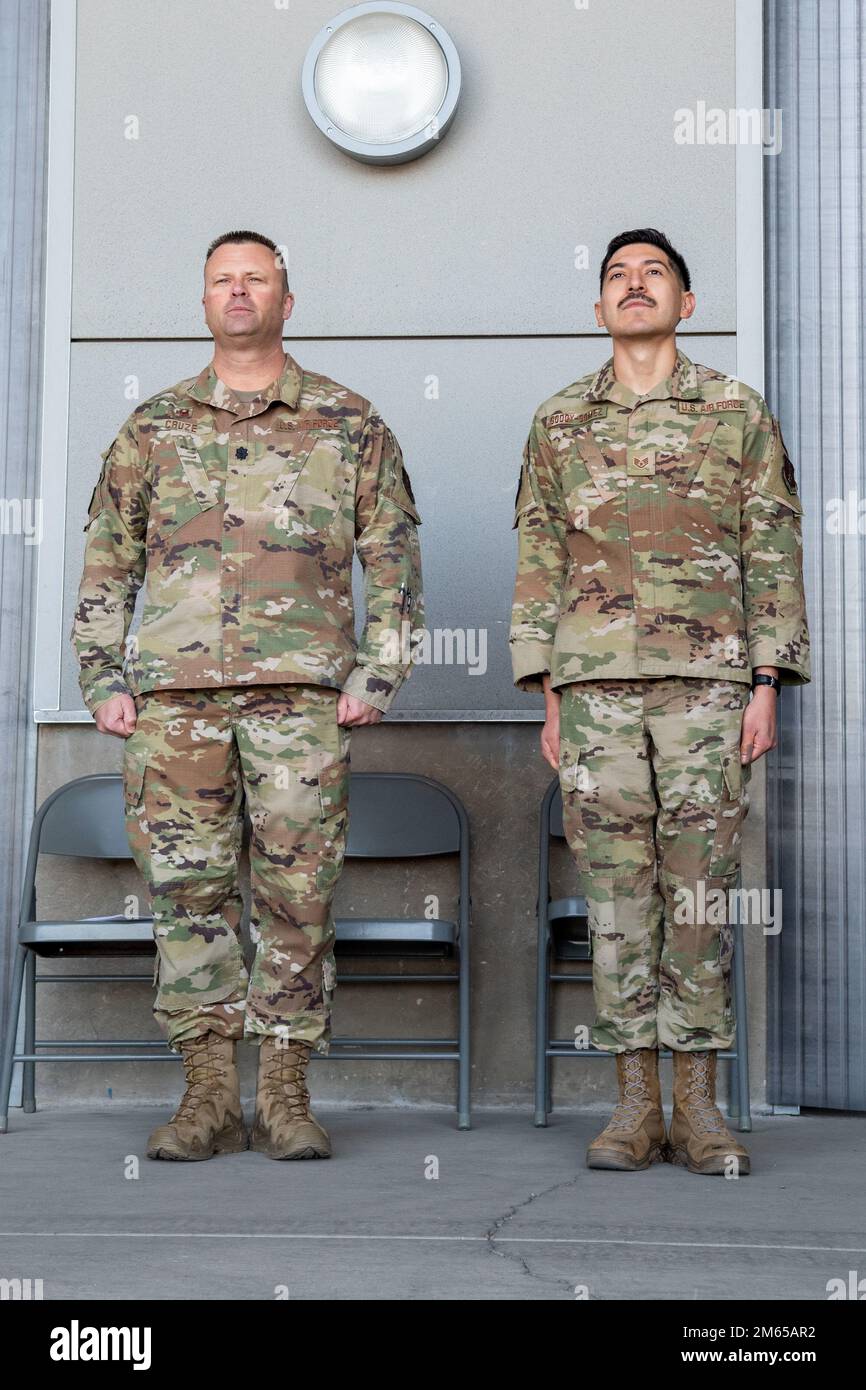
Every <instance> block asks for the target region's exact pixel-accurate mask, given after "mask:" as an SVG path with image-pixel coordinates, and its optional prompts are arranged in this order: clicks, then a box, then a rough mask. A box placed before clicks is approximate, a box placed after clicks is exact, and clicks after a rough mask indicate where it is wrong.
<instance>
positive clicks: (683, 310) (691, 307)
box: [680, 290, 697, 319]
mask: <svg viewBox="0 0 866 1390" xmlns="http://www.w3.org/2000/svg"><path fill="white" fill-rule="evenodd" d="M696 304H697V300H696V299H695V296H694V295H693V294H692V292H691V290H686V291H685V293H684V294H683V297H682V301H681V303H680V319H690V318H691V316H692V314H693V313H694V312H695V306H696Z"/></svg>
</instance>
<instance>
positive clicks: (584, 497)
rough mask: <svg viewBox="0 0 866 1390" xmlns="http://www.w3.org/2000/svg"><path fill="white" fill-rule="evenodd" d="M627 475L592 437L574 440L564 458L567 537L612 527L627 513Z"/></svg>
mask: <svg viewBox="0 0 866 1390" xmlns="http://www.w3.org/2000/svg"><path fill="white" fill-rule="evenodd" d="M624 481H625V471H624V468H621V467H620V466H619V465H618V464H617V463H616V461H615V460H613V459H612V458H611V457H609V456H608V455H607V454H604V453H602V450H601V448H600V447H599V445H598V444H597V443H596V441H595V439H594V438H593V437H592V435H591V434H590V433H588V432H587V433H583V434H581V435H579V436H578V437H577V438H572V439H571V440H570V442H569V445H568V448H567V450H566V452H565V454H564V455H563V473H562V488H563V493H564V496H565V510H566V521H567V536H568V537H572V536H574V534H575V533H577V534H578V535H579V534H580V533H582V532H584V531H589V530H591V529H593V528H595V527H597V526H599V525H601V526H604V527H605V528H606V527H608V526H609V525H611V523H612V522H613V519H614V516H615V514H616V512H617V511H619V510H623V506H624V496H625V494H624V490H623V483H624Z"/></svg>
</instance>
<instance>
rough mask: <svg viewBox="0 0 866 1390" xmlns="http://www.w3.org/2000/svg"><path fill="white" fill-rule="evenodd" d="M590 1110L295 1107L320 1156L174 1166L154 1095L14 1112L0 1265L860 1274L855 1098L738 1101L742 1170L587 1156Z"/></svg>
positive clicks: (143, 1291)
mask: <svg viewBox="0 0 866 1390" xmlns="http://www.w3.org/2000/svg"><path fill="white" fill-rule="evenodd" d="M607 1113H609V1112H603V1113H602V1112H599V1113H591V1112H587V1111H586V1110H582V1111H580V1112H564V1111H561V1112H557V1113H555V1114H554V1116H553V1117H552V1118H551V1123H550V1126H549V1127H548V1128H547V1129H543V1130H542V1129H535V1128H534V1127H533V1125H532V1123H531V1119H530V1117H529V1116H528V1115H527V1114H526V1112H516V1111H513V1110H510V1111H507V1112H506V1111H501V1110H500V1111H483V1110H479V1111H477V1112H476V1114H475V1116H474V1128H473V1129H472V1130H470V1131H464V1132H458V1131H457V1129H456V1128H455V1126H454V1116H453V1112H452V1111H450V1110H445V1109H443V1110H437V1111H418V1110H414V1109H412V1110H408V1109H406V1110H400V1109H390V1110H383V1109H374V1108H366V1107H365V1108H351V1109H350V1108H345V1109H339V1110H338V1109H334V1108H333V1107H331V1108H326V1107H317V1114H318V1115H319V1118H320V1119H321V1120H322V1121H323V1123H324V1124H325V1125H326V1127H327V1129H328V1130H329V1131H330V1133H331V1137H332V1141H333V1146H334V1157H333V1158H331V1159H330V1160H329V1161H326V1162H296V1163H275V1162H274V1161H273V1160H271V1159H268V1158H266V1157H264V1156H263V1155H260V1154H255V1153H249V1152H248V1153H244V1154H238V1155H231V1156H229V1155H225V1156H222V1157H219V1158H215V1159H211V1160H209V1161H208V1162H206V1163H183V1164H181V1163H165V1162H154V1161H152V1160H149V1159H147V1158H146V1157H145V1156H144V1147H145V1141H146V1138H147V1135H148V1133H149V1132H150V1130H151V1128H153V1127H154V1126H155V1125H156V1124H158V1123H161V1122H162V1121H164V1120H165V1119H166V1118H167V1116H166V1113H165V1111H164V1110H162V1109H152V1108H150V1107H148V1108H144V1107H142V1108H136V1109H131V1108H122V1109H121V1108H118V1109H110V1108H100V1109H98V1110H74V1109H69V1108H66V1109H54V1108H48V1109H45V1110H40V1111H38V1112H37V1113H35V1114H33V1115H25V1114H23V1113H22V1111H21V1110H20V1109H14V1110H13V1111H12V1112H11V1114H10V1130H9V1133H8V1134H6V1135H0V1204H2V1205H0V1228H2V1229H0V1276H2V1277H5V1278H15V1277H18V1278H30V1279H37V1278H41V1279H42V1280H43V1293H44V1297H45V1299H48V1300H50V1299H67V1298H68V1299H107V1298H120V1299H138V1298H160V1299H205V1298H207V1299H212V1298H226V1297H230V1298H232V1299H253V1300H256V1299H273V1298H274V1297H276V1296H279V1293H278V1292H275V1291H279V1290H280V1289H281V1288H284V1289H285V1290H286V1291H287V1294H288V1297H290V1298H292V1299H393V1300H401V1299H423V1300H428V1299H448V1300H456V1299H459V1300H463V1299H483V1300H498V1299H569V1300H573V1299H574V1298H575V1297H580V1296H585V1297H586V1296H588V1297H589V1298H591V1299H605V1300H612V1299H640V1300H643V1299H647V1300H648V1299H672V1300H681V1299H683V1300H684V1299H696V1298H697V1299H716V1300H718V1299H741V1298H745V1299H756V1300H784V1301H787V1300H825V1299H826V1298H827V1283H828V1281H829V1280H831V1279H842V1280H845V1281H846V1282H847V1281H848V1279H849V1271H851V1270H854V1271H859V1272H860V1273H859V1275H858V1277H860V1278H862V1277H863V1275H864V1274H866V1194H864V1181H863V1174H864V1171H866V1122H864V1119H863V1117H862V1116H852V1115H837V1114H832V1115H831V1114H826V1113H823V1114H818V1113H812V1114H808V1115H801V1116H787V1117H774V1116H766V1115H756V1116H755V1117H754V1129H753V1131H752V1133H751V1134H746V1135H742V1136H741V1137H742V1138H743V1140H744V1141H745V1143H746V1145H747V1147H748V1149H749V1151H750V1153H751V1156H752V1165H753V1166H752V1173H751V1174H750V1175H749V1176H748V1177H745V1178H740V1179H739V1180H738V1181H726V1180H725V1179H723V1178H706V1177H698V1176H696V1175H693V1174H691V1173H688V1172H686V1171H685V1170H683V1169H680V1168H674V1167H671V1166H670V1165H668V1164H664V1165H658V1166H656V1167H654V1168H651V1169H648V1170H647V1171H645V1172H641V1173H609V1172H596V1171H590V1170H588V1169H587V1168H586V1167H585V1166H584V1149H585V1145H586V1143H587V1142H588V1140H589V1139H590V1138H591V1137H592V1136H593V1135H594V1134H596V1133H597V1132H598V1130H599V1129H600V1128H601V1127H602V1126H603V1124H604V1123H605V1116H606V1114H607ZM248 1118H249V1107H248ZM435 1165H438V1178H429V1177H425V1172H430V1171H431V1169H432V1168H433V1167H434V1166H435ZM584 1289H585V1291H586V1292H585V1294H583V1295H582V1294H581V1290H584ZM576 1290H577V1292H576ZM283 1296H285V1294H284V1295H283Z"/></svg>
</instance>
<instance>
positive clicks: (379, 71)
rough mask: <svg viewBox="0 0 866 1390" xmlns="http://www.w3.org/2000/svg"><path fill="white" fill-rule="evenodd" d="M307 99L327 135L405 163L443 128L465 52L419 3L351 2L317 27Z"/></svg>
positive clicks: (363, 155)
mask: <svg viewBox="0 0 866 1390" xmlns="http://www.w3.org/2000/svg"><path fill="white" fill-rule="evenodd" d="M302 82H303V91H304V101H305V102H306V103H307V110H308V111H309V113H310V115H311V116H312V118H313V120H314V121H315V122H316V125H317V126H318V127H319V129H320V130H321V131H322V133H323V134H324V135H326V136H327V137H328V139H329V140H330V141H331V142H332V143H333V144H335V145H337V146H338V147H339V148H340V149H341V150H345V152H346V153H347V154H350V155H352V156H353V157H354V158H355V159H362V160H364V161H366V163H368V164H402V163H403V162H404V161H406V160H408V159H417V157H418V156H419V155H421V154H426V153H427V151H428V150H430V149H432V148H433V147H434V145H436V144H437V143H438V141H439V140H440V139H441V138H442V136H443V135H444V134H445V132H446V130H447V129H448V127H449V125H450V124H451V121H452V120H453V117H454V112H455V110H456V109H457V101H458V98H459V96H460V59H459V57H458V55H457V49H456V48H455V47H454V44H453V43H452V41H451V39H450V38H449V36H448V35H447V34H446V32H445V30H444V29H443V28H442V25H441V24H439V23H437V21H436V20H435V19H431V18H430V16H429V15H428V14H425V13H424V11H423V10H418V9H416V8H415V6H414V5H401V4H393V3H387V2H386V0H383V3H380V4H375V3H374V4H366V5H354V6H352V8H351V9H349V10H343V11H342V13H341V14H338V15H337V16H336V18H334V19H332V20H331V21H330V23H328V24H326V25H325V27H324V28H323V29H322V30H321V31H320V32H319V33H318V34H317V35H316V37H315V39H314V40H313V42H312V44H311V45H310V48H309V51H308V52H307V56H306V59H305V60H304V71H303V77H302Z"/></svg>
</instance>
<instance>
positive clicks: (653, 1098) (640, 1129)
mask: <svg viewBox="0 0 866 1390" xmlns="http://www.w3.org/2000/svg"><path fill="white" fill-rule="evenodd" d="M616 1075H617V1081H618V1082H619V1103H618V1104H617V1107H616V1109H615V1110H614V1112H613V1115H612V1116H611V1118H610V1121H609V1123H608V1125H607V1127H606V1128H605V1129H603V1130H602V1132H601V1134H599V1135H598V1137H597V1138H595V1139H593V1141H592V1143H591V1144H590V1145H589V1147H588V1148H587V1151H586V1166H587V1168H616V1169H619V1170H620V1171H626V1172H632V1171H634V1170H636V1169H638V1168H649V1166H650V1164H651V1163H663V1162H664V1160H665V1157H666V1138H665V1117H664V1111H663V1110H662V1097H661V1091H660V1089H659V1054H658V1051H657V1050H656V1048H654V1047H640V1048H637V1049H636V1050H635V1051H634V1052H618V1053H617V1054H616Z"/></svg>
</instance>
